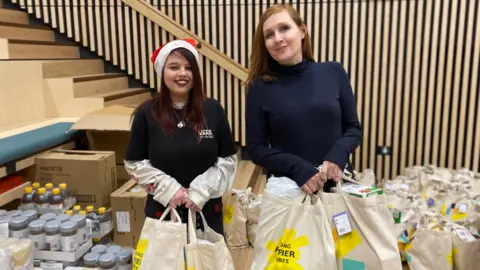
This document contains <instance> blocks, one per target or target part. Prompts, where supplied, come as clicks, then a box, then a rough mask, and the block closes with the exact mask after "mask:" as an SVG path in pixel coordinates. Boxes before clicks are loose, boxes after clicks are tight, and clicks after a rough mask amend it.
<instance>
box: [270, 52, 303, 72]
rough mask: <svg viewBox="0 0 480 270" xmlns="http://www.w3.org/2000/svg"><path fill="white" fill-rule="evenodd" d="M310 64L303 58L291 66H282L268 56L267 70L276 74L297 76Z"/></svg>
mask: <svg viewBox="0 0 480 270" xmlns="http://www.w3.org/2000/svg"><path fill="white" fill-rule="evenodd" d="M311 63H312V62H311V61H309V60H307V59H306V58H305V57H304V58H303V60H302V61H301V62H300V63H298V64H295V65H292V66H284V65H281V64H279V63H278V62H277V61H275V60H274V59H273V58H272V57H271V56H270V55H268V69H269V70H270V72H272V73H276V74H297V73H300V72H303V71H305V70H306V69H307V68H308V67H309V66H310V64H311Z"/></svg>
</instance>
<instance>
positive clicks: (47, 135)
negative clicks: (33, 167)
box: [0, 122, 84, 165]
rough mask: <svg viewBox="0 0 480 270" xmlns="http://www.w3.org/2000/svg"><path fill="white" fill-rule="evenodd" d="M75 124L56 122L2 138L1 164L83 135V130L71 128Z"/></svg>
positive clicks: (0, 149) (0, 145)
mask: <svg viewBox="0 0 480 270" xmlns="http://www.w3.org/2000/svg"><path fill="white" fill-rule="evenodd" d="M73 124H74V123H70V122H68V123H67V122H65V123H63V122H62V123H55V124H52V125H49V126H46V127H41V128H38V129H34V130H30V131H27V132H23V133H20V134H17V135H13V136H10V137H6V138H3V139H0V165H1V164H5V163H7V162H10V161H14V160H19V159H21V158H24V157H28V156H30V155H32V154H34V153H37V152H41V151H44V150H46V149H48V148H52V147H55V146H57V145H61V144H63V143H67V142H69V141H72V140H74V139H75V138H78V137H80V136H83V134H84V132H83V131H77V130H70V128H71V127H72V125H73Z"/></svg>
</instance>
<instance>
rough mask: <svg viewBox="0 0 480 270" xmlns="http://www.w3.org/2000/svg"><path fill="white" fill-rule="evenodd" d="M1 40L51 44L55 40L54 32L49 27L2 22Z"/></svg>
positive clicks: (0, 27) (0, 25)
mask: <svg viewBox="0 0 480 270" xmlns="http://www.w3.org/2000/svg"><path fill="white" fill-rule="evenodd" d="M0 38H5V39H11V40H12V39H13V40H32V41H50V42H53V41H54V40H55V36H54V33H53V31H52V30H50V29H49V28H48V27H44V26H32V25H28V24H20V23H9V22H0Z"/></svg>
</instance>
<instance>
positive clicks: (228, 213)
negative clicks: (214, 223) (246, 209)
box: [223, 204, 235, 224]
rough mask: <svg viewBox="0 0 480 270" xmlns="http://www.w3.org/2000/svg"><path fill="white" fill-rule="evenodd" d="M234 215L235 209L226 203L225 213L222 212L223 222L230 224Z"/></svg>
mask: <svg viewBox="0 0 480 270" xmlns="http://www.w3.org/2000/svg"><path fill="white" fill-rule="evenodd" d="M234 215H235V210H233V207H232V206H231V205H230V204H228V205H227V207H225V213H223V223H225V224H230V223H231V222H232V219H233V216H234Z"/></svg>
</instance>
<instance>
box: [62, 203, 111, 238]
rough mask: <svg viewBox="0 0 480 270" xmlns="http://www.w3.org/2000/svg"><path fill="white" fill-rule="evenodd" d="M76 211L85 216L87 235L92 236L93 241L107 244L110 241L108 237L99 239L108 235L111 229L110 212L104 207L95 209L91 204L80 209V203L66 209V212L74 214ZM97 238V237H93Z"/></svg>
mask: <svg viewBox="0 0 480 270" xmlns="http://www.w3.org/2000/svg"><path fill="white" fill-rule="evenodd" d="M76 213H81V214H84V215H86V216H87V224H88V225H87V227H88V228H89V235H90V236H91V237H93V238H94V242H100V241H101V240H102V243H105V244H108V243H110V242H111V239H110V237H107V238H105V239H101V238H103V237H104V236H106V235H108V233H109V232H111V231H112V229H113V227H112V217H111V216H110V213H108V212H107V209H106V208H105V207H100V208H98V209H95V208H94V207H93V206H92V205H89V206H87V207H85V210H82V207H81V206H80V205H75V206H73V209H72V210H68V211H67V212H66V214H69V215H74V214H76ZM95 238H98V239H95Z"/></svg>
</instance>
